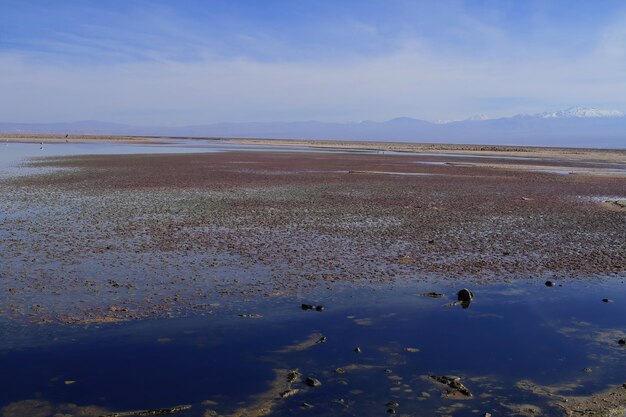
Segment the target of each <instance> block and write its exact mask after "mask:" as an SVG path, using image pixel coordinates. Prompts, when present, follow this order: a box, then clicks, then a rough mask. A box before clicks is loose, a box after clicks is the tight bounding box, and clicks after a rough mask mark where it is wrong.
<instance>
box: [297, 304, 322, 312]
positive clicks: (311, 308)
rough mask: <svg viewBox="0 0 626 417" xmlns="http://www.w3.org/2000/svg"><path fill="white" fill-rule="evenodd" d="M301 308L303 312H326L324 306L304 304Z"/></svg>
mask: <svg viewBox="0 0 626 417" xmlns="http://www.w3.org/2000/svg"><path fill="white" fill-rule="evenodd" d="M301 308H302V309H303V310H315V311H324V306H314V305H311V304H302V306H301Z"/></svg>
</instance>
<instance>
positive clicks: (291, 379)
mask: <svg viewBox="0 0 626 417" xmlns="http://www.w3.org/2000/svg"><path fill="white" fill-rule="evenodd" d="M299 376H300V372H298V371H290V372H289V373H288V374H287V381H288V382H294V381H295V380H297V379H298V377H299Z"/></svg>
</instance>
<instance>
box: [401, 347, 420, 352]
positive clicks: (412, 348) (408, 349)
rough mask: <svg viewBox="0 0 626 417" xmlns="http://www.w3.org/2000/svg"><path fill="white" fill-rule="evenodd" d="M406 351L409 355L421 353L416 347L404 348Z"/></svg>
mask: <svg viewBox="0 0 626 417" xmlns="http://www.w3.org/2000/svg"><path fill="white" fill-rule="evenodd" d="M404 350H405V351H406V352H409V353H417V352H419V351H420V350H419V349H418V348H414V347H406V348H404Z"/></svg>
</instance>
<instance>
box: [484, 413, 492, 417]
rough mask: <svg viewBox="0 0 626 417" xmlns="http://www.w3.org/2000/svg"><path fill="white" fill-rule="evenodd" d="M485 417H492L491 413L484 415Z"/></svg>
mask: <svg viewBox="0 0 626 417" xmlns="http://www.w3.org/2000/svg"><path fill="white" fill-rule="evenodd" d="M483 417H491V413H483Z"/></svg>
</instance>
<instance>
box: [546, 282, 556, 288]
mask: <svg viewBox="0 0 626 417" xmlns="http://www.w3.org/2000/svg"><path fill="white" fill-rule="evenodd" d="M555 285H556V284H555V283H554V282H553V281H546V287H554V286H555Z"/></svg>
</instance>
